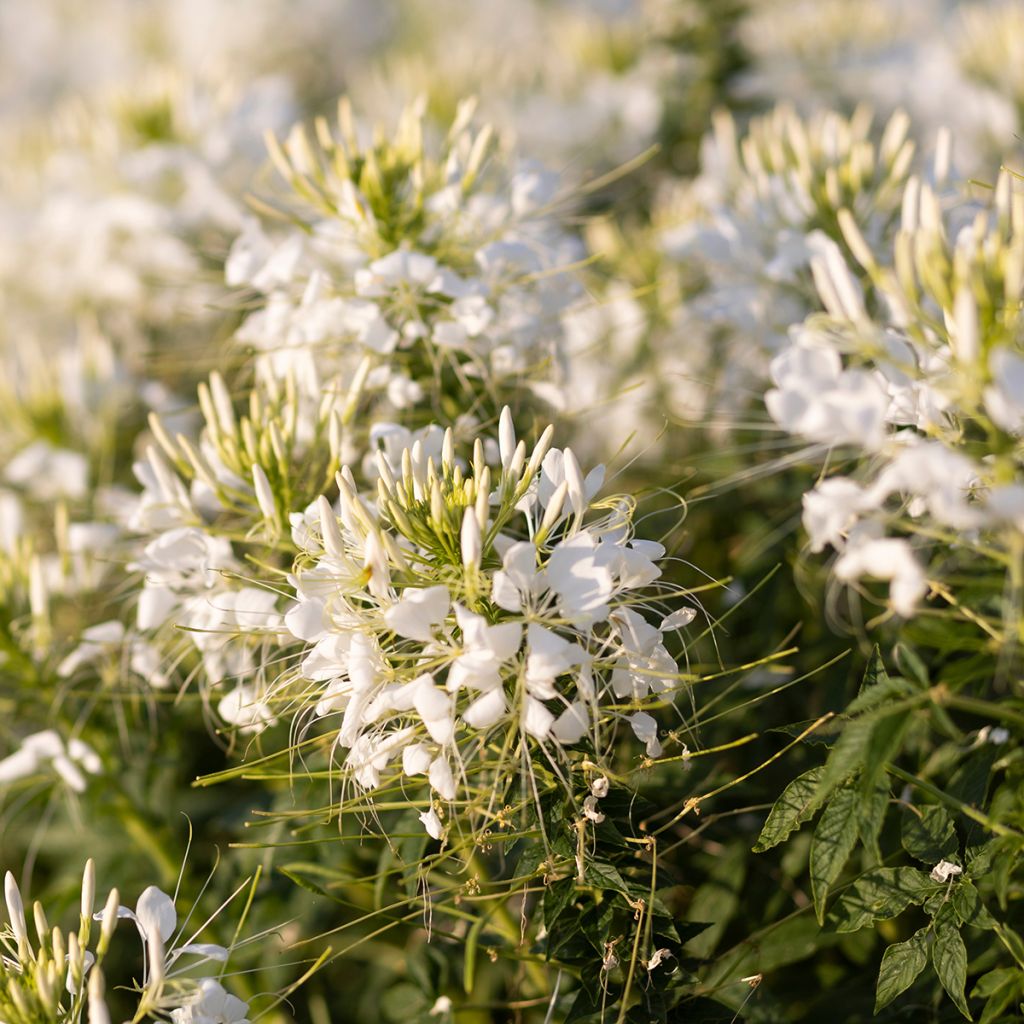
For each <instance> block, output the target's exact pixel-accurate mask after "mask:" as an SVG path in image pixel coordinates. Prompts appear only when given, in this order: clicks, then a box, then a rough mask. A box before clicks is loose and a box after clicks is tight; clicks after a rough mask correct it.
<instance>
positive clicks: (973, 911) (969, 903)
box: [950, 879, 996, 928]
mask: <svg viewBox="0 0 1024 1024" xmlns="http://www.w3.org/2000/svg"><path fill="white" fill-rule="evenodd" d="M950 901H951V902H952V904H953V910H954V911H956V916H957V917H958V918H959V920H960V923H961V924H969V925H973V926H974V927H975V928H994V927H995V923H996V922H995V918H993V917H992V915H991V914H990V913H989V912H988V911H987V910H986V909H985V904H984V903H982V902H981V895H980V893H979V892H978V890H977V888H976V887H975V885H974V883H973V882H971V881H970V880H969V879H964V880H963V881H962V882H958V883H957V884H956V885H954V886H953V892H952V895H951V897H950Z"/></svg>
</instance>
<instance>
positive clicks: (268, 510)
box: [252, 463, 277, 522]
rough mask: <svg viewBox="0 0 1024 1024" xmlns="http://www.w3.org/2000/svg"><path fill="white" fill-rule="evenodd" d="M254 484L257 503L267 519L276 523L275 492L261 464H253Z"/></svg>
mask: <svg viewBox="0 0 1024 1024" xmlns="http://www.w3.org/2000/svg"><path fill="white" fill-rule="evenodd" d="M252 484H253V487H254V488H255V490H256V503H257V504H258V505H259V507H260V511H261V512H262V513H263V516H264V518H265V519H267V520H269V521H271V522H275V521H276V520H277V503H276V502H275V501H274V492H273V490H272V488H271V486H270V481H269V480H268V479H267V474H266V473H264V472H263V467H262V466H261V465H259V463H253V467H252Z"/></svg>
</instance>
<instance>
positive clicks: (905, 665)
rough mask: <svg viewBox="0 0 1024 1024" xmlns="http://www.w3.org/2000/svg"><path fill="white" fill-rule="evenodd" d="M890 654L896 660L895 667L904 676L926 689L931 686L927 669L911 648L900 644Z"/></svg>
mask: <svg viewBox="0 0 1024 1024" xmlns="http://www.w3.org/2000/svg"><path fill="white" fill-rule="evenodd" d="M892 653H893V656H894V657H895V658H896V667H897V668H898V669H899V670H900V671H901V672H902V673H903V674H904V675H905V676H909V677H910V678H911V679H913V680H914V682H916V683H919V684H920V685H921V686H926V687H927V686H930V685H931V683H930V680H929V678H928V668H927V667H926V665H925V663H924V661H923V660H922V659H921V656H920V655H919V654H918V653H917V652H916V651H915V650H914V649H913V648H912V647H908V646H907V645H906V644H904V643H900V644H897V645H896V646H895V647H894V648H893V651H892Z"/></svg>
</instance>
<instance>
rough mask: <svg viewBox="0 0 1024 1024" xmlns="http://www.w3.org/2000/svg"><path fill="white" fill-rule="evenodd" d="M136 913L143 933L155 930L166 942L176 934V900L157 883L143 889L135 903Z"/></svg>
mask: <svg viewBox="0 0 1024 1024" xmlns="http://www.w3.org/2000/svg"><path fill="white" fill-rule="evenodd" d="M135 914H136V917H137V919H138V922H139V926H140V927H141V929H142V932H143V934H145V933H146V932H148V931H155V932H156V933H157V934H158V935H159V936H160V938H161V939H162V940H163V941H164V942H166V941H167V940H168V939H169V938H170V937H171V936H172V935H173V934H174V929H175V927H176V926H177V924H178V915H177V913H176V912H175V910H174V901H173V900H172V899H171V897H170V896H168V895H167V893H165V892H162V891H161V890H160V889H158V888H157V887H156V886H155V885H151V886H149V887H148V888H147V889H145V890H143V893H142V895H141V896H140V897H139V902H138V903H137V904H136V905H135Z"/></svg>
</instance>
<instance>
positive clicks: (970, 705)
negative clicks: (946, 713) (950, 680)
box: [932, 690, 1024, 728]
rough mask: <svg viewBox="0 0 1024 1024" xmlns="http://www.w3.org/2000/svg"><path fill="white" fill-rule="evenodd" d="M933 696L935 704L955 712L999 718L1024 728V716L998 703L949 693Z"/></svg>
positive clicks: (933, 692) (933, 693)
mask: <svg viewBox="0 0 1024 1024" xmlns="http://www.w3.org/2000/svg"><path fill="white" fill-rule="evenodd" d="M932 695H933V699H934V700H935V703H936V704H941V705H942V706H943V707H947V708H953V709H954V710H955V711H965V712H967V713H968V714H971V715H981V716H982V717H984V718H998V719H1001V720H1002V721H1004V722H1011V723H1012V724H1013V725H1015V726H1017V727H1018V728H1024V714H1021V712H1019V711H1014V710H1013V709H1012V708H1008V707H1004V706H1003V705H1002V704H1000V703H998V702H996V701H990V700H982V699H981V698H980V697H963V696H961V695H960V694H955V693H949V692H948V691H946V692H943V693H940V694H938V695H937V696H936V694H935V690H933V691H932Z"/></svg>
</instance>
